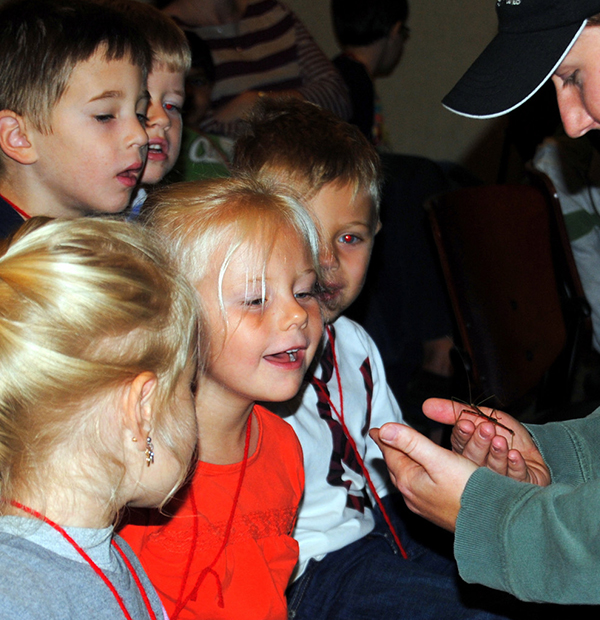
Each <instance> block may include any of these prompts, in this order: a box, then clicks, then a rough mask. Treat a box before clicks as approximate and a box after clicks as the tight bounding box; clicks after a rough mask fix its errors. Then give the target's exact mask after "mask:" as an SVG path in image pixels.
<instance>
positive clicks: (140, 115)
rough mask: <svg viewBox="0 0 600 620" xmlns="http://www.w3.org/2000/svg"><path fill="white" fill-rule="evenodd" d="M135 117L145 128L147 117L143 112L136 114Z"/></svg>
mask: <svg viewBox="0 0 600 620" xmlns="http://www.w3.org/2000/svg"><path fill="white" fill-rule="evenodd" d="M136 116H137V119H138V121H140V123H141V124H142V125H143V126H145V125H146V123H147V122H148V117H147V116H146V115H145V114H144V113H143V112H136Z"/></svg>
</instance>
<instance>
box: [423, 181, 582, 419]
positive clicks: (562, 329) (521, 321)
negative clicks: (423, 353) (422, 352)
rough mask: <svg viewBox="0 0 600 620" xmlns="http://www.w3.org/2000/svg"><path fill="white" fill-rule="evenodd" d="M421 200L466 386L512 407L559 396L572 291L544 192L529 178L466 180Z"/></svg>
mask: <svg viewBox="0 0 600 620" xmlns="http://www.w3.org/2000/svg"><path fill="white" fill-rule="evenodd" d="M427 209H428V211H429V217H430V221H431V225H432V228H433V233H434V238H435V242H436V245H437V248H438V253H439V256H440V259H441V263H442V268H443V272H444V276H445V279H446V284H447V286H448V291H449V295H450V298H451V302H452V306H453V311H454V315H455V319H456V323H457V328H458V331H459V335H460V339H461V341H462V347H463V350H464V352H465V354H466V356H467V358H468V365H469V367H470V368H469V370H470V378H471V381H472V383H473V386H472V387H473V394H474V395H477V396H482V397H483V398H489V399H490V400H488V401H486V405H488V404H489V403H491V404H490V405H489V406H494V407H498V408H502V409H505V410H506V409H509V410H512V411H515V410H516V409H518V408H519V407H521V406H523V404H524V403H525V402H527V400H528V399H530V398H533V397H534V396H535V397H536V398H537V399H538V407H539V408H545V407H547V406H548V404H550V405H551V406H558V405H560V404H564V403H566V402H567V401H568V399H569V397H570V393H571V382H572V370H573V364H572V363H569V362H565V359H567V360H568V361H571V362H572V359H573V355H572V352H573V348H574V346H575V344H574V342H573V334H574V330H573V329H572V327H571V325H570V322H571V320H572V318H573V317H572V316H571V313H570V312H569V310H568V306H569V303H570V298H571V299H572V298H573V296H574V293H573V283H572V282H570V281H569V278H568V277H567V275H568V274H569V273H570V271H569V269H568V268H567V267H566V266H565V265H566V259H565V249H566V248H565V246H564V240H563V239H561V236H560V234H559V232H558V228H559V226H558V224H557V222H556V213H555V211H554V205H552V204H551V201H550V195H549V194H548V193H547V192H544V191H542V190H541V189H540V188H539V187H535V186H530V185H495V186H477V187H468V188H463V189H459V190H456V191H452V192H448V193H445V194H442V195H439V196H436V197H434V198H433V199H431V200H430V201H429V202H428V205H427ZM558 214H559V215H560V218H561V221H562V215H561V214H560V207H558ZM562 227H563V230H564V223H563V224H562ZM565 238H566V233H565ZM566 243H567V246H568V250H569V252H570V246H569V244H568V239H567V240H566ZM571 259H572V255H571ZM573 265H574V263H573ZM575 274H576V270H575ZM579 287H580V288H581V284H580V283H579ZM575 331H576V332H577V341H578V342H579V341H580V340H581V337H582V333H583V330H581V329H578V330H575ZM590 334H591V332H590Z"/></svg>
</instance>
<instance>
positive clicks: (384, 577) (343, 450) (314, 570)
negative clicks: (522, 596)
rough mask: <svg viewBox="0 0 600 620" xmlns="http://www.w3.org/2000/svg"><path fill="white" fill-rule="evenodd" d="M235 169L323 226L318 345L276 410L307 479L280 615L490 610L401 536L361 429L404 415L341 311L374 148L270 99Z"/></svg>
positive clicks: (354, 264) (360, 247)
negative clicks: (281, 193) (295, 555)
mask: <svg viewBox="0 0 600 620" xmlns="http://www.w3.org/2000/svg"><path fill="white" fill-rule="evenodd" d="M234 166H235V169H236V170H237V171H240V172H243V173H246V174H250V175H253V176H255V177H257V178H259V179H262V180H267V179H268V180H271V181H272V180H275V181H277V182H279V183H284V184H287V185H288V186H291V188H292V190H293V191H295V192H296V193H298V194H300V195H302V196H303V197H304V199H305V202H306V206H307V209H308V211H309V212H310V213H311V215H312V216H313V218H314V219H315V221H316V223H317V226H318V228H319V229H320V234H321V243H322V245H321V256H320V263H321V269H322V271H323V283H322V286H323V293H322V309H323V313H324V315H325V319H326V322H327V323H328V326H327V330H326V338H325V342H324V347H323V352H322V355H321V358H320V359H319V360H318V364H316V368H314V370H313V372H312V376H309V377H308V379H309V382H310V384H309V385H308V386H307V387H306V389H304V390H303V391H301V392H300V394H299V395H298V396H297V397H296V398H294V399H293V400H291V401H289V402H287V403H284V404H282V405H280V406H277V407H272V408H273V409H274V410H275V411H276V412H277V413H279V414H280V415H281V416H282V417H283V418H284V419H285V420H286V421H287V422H289V424H291V426H292V427H293V428H294V430H295V431H296V434H297V435H298V438H299V439H300V443H301V444H302V450H303V453H304V468H305V473H306V477H305V492H304V498H303V501H302V504H301V506H300V512H299V515H298V521H297V525H296V530H295V533H294V537H295V538H296V540H297V541H298V543H299V546H300V562H299V568H298V572H297V576H296V580H295V582H294V583H293V584H292V585H291V586H290V588H289V589H288V608H289V617H290V618H296V619H302V618H306V619H310V620H319V619H320V618H323V619H325V618H327V620H334V619H339V620H341V619H344V620H350V619H355V618H361V619H363V620H364V619H370V618H373V619H374V620H375V619H380V618H413V619H414V618H478V619H483V618H495V617H498V616H495V615H492V614H488V613H487V612H484V611H481V610H480V609H471V608H469V607H468V604H467V603H466V602H465V601H466V600H467V599H463V598H462V595H463V594H465V593H464V592H459V588H458V586H457V581H456V572H455V566H454V564H453V563H452V562H451V561H449V560H446V559H445V558H442V557H440V556H438V555H437V554H434V553H432V552H431V551H429V550H427V549H425V548H424V547H422V546H421V545H419V544H418V543H416V542H415V541H414V540H412V539H411V538H410V537H409V536H408V534H407V532H406V530H405V526H404V524H403V521H402V518H401V517H400V515H399V514H398V513H397V512H396V507H395V505H394V497H395V496H394V495H389V493H390V491H391V490H392V485H391V482H390V480H389V477H388V475H387V473H386V472H385V468H384V463H383V461H382V458H381V453H380V451H379V449H378V447H377V446H376V445H375V443H374V442H373V441H372V440H371V439H370V438H369V437H368V431H369V429H370V428H371V427H373V426H379V425H380V423H381V422H383V421H392V420H393V421H396V422H398V421H400V422H401V421H402V414H401V412H400V409H399V407H398V404H397V403H396V400H395V399H394V397H393V395H392V393H391V391H390V390H389V388H388V386H387V383H386V378H385V371H384V368H383V363H382V361H381V356H380V355H379V351H378V350H377V347H376V345H375V344H374V342H373V341H372V340H371V338H370V337H369V336H368V335H367V333H366V332H365V331H364V329H362V328H361V327H360V326H359V325H358V324H356V323H354V322H353V321H351V320H349V319H347V318H346V317H343V316H340V315H341V314H342V313H343V312H344V311H345V310H346V309H347V308H348V307H349V306H350V305H351V304H352V302H353V301H354V300H355V299H356V297H357V296H358V294H359V293H360V290H361V288H362V286H363V283H364V280H365V276H366V272H367V267H368V264H369V259H370V256H371V250H372V248H373V242H374V239H375V235H376V233H377V231H378V230H379V227H380V222H379V186H380V179H381V173H380V166H379V158H378V156H377V153H376V151H375V149H374V147H373V146H372V145H371V144H369V142H368V141H367V139H366V138H365V136H363V135H362V134H361V132H360V131H359V130H358V128H356V127H354V126H352V125H349V124H347V123H345V122H344V121H341V120H339V119H338V118H337V117H335V116H334V115H333V114H331V113H329V112H326V111H325V110H322V109H320V108H318V107H317V106H315V105H312V104H310V103H307V102H303V101H299V100H277V99H275V98H268V99H265V100H264V101H261V103H260V105H259V107H258V109H257V110H256V112H255V114H254V116H253V118H252V119H251V121H250V124H249V128H248V131H247V133H246V135H244V136H242V137H241V138H240V139H239V140H238V142H237V143H236V150H235V155H234ZM375 504H377V506H375ZM494 604H497V601H494Z"/></svg>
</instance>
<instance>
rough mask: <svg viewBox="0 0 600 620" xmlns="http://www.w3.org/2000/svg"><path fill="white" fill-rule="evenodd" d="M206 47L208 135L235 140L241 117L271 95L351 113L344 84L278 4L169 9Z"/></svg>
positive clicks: (179, 1) (210, 3)
mask: <svg viewBox="0 0 600 620" xmlns="http://www.w3.org/2000/svg"><path fill="white" fill-rule="evenodd" d="M163 10H164V11H165V13H166V14H167V15H169V16H171V17H173V18H174V19H175V20H176V21H177V23H178V24H179V25H180V26H181V27H182V28H184V29H185V30H191V31H193V32H195V33H196V34H197V35H198V36H200V38H201V39H203V40H204V41H206V43H207V45H208V46H209V48H210V50H211V53H212V57H213V62H214V64H215V83H214V88H213V90H212V94H211V109H210V111H209V113H208V114H207V115H206V117H205V118H204V120H203V121H202V122H201V124H200V128H201V129H202V130H203V131H206V132H209V133H216V134H220V135H226V136H232V137H235V135H236V133H237V131H238V130H239V128H240V119H241V118H242V117H243V116H244V115H245V114H246V113H247V112H249V111H250V109H251V108H252V106H253V105H254V104H255V103H256V101H257V99H259V98H260V97H264V96H268V95H269V94H271V93H277V94H279V95H285V96H289V97H296V98H301V99H306V100H307V101H311V102H313V103H316V104H318V105H320V106H322V107H324V108H327V109H329V110H332V111H333V112H335V113H336V114H337V115H338V116H340V117H341V118H348V117H349V115H350V102H349V99H348V94H347V91H346V87H345V86H344V82H343V80H342V79H341V77H340V76H339V74H338V72H337V71H336V70H335V68H334V67H333V65H332V64H331V62H330V61H329V60H328V59H327V57H326V56H325V55H324V54H323V52H322V51H321V50H320V49H319V47H318V46H317V44H316V43H315V41H314V40H313V38H312V37H311V36H310V34H309V32H308V31H307V30H306V28H305V26H304V24H302V22H301V21H300V20H299V19H298V18H297V17H296V16H295V15H294V13H292V12H291V11H290V10H289V9H288V8H287V7H286V6H285V5H284V4H282V3H281V2H278V1H277V0H233V1H232V0H173V1H172V2H170V3H168V4H167V5H166V6H165V7H164V9H163Z"/></svg>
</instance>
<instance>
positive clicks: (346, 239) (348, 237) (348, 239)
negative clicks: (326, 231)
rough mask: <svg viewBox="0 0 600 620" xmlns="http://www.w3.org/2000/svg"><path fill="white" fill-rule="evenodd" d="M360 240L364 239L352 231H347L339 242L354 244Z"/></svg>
mask: <svg viewBox="0 0 600 620" xmlns="http://www.w3.org/2000/svg"><path fill="white" fill-rule="evenodd" d="M360 241H362V239H361V238H360V237H359V236H357V235H353V234H351V233H345V234H344V235H342V236H341V237H339V238H338V242H339V243H344V244H347V245H354V244H355V243H359V242H360Z"/></svg>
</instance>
